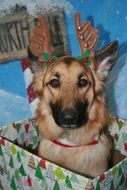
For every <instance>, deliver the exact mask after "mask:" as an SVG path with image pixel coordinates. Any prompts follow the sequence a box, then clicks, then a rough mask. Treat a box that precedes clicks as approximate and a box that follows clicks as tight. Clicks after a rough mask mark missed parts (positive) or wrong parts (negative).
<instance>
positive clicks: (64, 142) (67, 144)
mask: <svg viewBox="0 0 127 190" xmlns="http://www.w3.org/2000/svg"><path fill="white" fill-rule="evenodd" d="M101 135H102V133H100V134H98V135H97V136H96V137H95V138H94V140H92V141H91V142H90V143H88V144H80V145H75V144H74V143H72V142H70V141H68V140H67V139H64V138H59V139H54V140H51V142H52V143H54V144H56V145H57V146H61V147H64V148H76V147H82V146H87V145H96V144H98V143H99V140H100V137H101Z"/></svg>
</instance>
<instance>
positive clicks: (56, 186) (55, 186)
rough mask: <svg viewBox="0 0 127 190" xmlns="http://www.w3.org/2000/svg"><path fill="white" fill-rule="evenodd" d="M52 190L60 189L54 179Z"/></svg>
mask: <svg viewBox="0 0 127 190" xmlns="http://www.w3.org/2000/svg"><path fill="white" fill-rule="evenodd" d="M53 190H60V186H59V183H58V182H57V181H56V182H55V185H54V187H53Z"/></svg>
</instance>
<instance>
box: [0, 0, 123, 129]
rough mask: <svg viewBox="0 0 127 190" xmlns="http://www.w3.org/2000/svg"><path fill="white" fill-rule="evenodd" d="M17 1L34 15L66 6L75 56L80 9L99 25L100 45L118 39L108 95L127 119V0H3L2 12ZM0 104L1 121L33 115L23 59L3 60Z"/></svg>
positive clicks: (113, 110)
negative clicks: (28, 98) (27, 96)
mask: <svg viewBox="0 0 127 190" xmlns="http://www.w3.org/2000/svg"><path fill="white" fill-rule="evenodd" d="M16 3H18V4H23V5H25V6H26V7H27V10H28V12H29V13H30V14H31V15H36V13H37V12H38V11H39V10H41V7H43V10H44V11H45V12H48V13H49V12H51V11H52V12H53V11H56V10H57V8H58V7H59V8H64V10H65V13H66V22H67V30H68V36H69V42H70V47H71V52H72V54H73V55H74V56H77V55H79V54H80V49H79V45H78V42H77V39H76V34H75V26H74V17H73V15H74V13H75V12H77V11H79V12H80V14H81V18H82V21H83V22H84V21H85V20H90V21H91V22H92V23H93V25H94V26H95V27H96V28H98V29H99V42H98V45H97V47H98V48H100V47H103V46H106V45H107V44H108V43H109V42H111V41H112V40H116V39H117V40H118V41H119V44H120V51H119V57H118V60H117V63H116V65H115V67H114V68H113V70H112V71H111V73H110V75H109V78H108V81H107V84H108V85H107V88H106V99H107V102H108V105H109V110H110V111H111V113H112V114H115V115H118V116H120V117H122V118H125V119H127V96H126V94H127V82H126V81H127V74H126V72H127V10H126V9H127V0H122V1H121V0H103V1H102V0H96V1H95V0H27V1H25V0H0V12H1V13H0V16H2V15H6V14H7V13H9V11H11V7H12V6H13V5H15V4H16ZM7 5H8V6H7ZM7 7H8V9H7ZM0 104H1V108H0V125H3V124H6V123H7V124H8V123H10V122H13V121H17V120H20V119H23V118H26V117H30V115H31V114H30V109H29V105H28V101H27V99H26V90H25V84H24V79H23V74H22V69H21V66H20V61H11V63H8V64H5V63H4V64H0ZM5 112H6V113H5Z"/></svg>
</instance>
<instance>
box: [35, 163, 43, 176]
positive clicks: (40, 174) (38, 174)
mask: <svg viewBox="0 0 127 190" xmlns="http://www.w3.org/2000/svg"><path fill="white" fill-rule="evenodd" d="M35 176H36V177H37V178H39V179H42V180H44V177H43V175H42V172H41V167H40V165H39V164H38V166H37V169H36V172H35Z"/></svg>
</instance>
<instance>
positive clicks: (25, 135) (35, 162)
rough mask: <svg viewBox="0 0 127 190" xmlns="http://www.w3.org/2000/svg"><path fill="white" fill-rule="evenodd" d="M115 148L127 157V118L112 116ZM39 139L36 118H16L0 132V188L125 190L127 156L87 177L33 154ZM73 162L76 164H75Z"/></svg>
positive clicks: (14, 189) (20, 189) (19, 189)
mask: <svg viewBox="0 0 127 190" xmlns="http://www.w3.org/2000/svg"><path fill="white" fill-rule="evenodd" d="M110 134H111V135H112V136H113V139H114V144H115V150H117V151H119V152H120V153H121V154H122V155H125V156H127V121H125V120H122V119H118V118H112V125H111V127H110ZM39 139H40V135H39V131H38V126H37V122H36V119H26V120H24V121H18V122H16V123H13V124H10V125H8V126H4V127H2V130H1V131H0V189H1V190H24V189H25V190H42V189H44V190H68V189H72V190H84V189H85V190H86V189H87V190H88V189H89V190H91V189H92V190H93V189H94V190H101V189H102V190H118V189H120V190H126V189H127V158H126V157H125V158H124V159H123V160H121V161H120V162H119V163H118V164H116V165H115V166H114V167H112V168H110V169H109V170H108V171H106V172H105V173H102V174H100V176H98V177H96V178H94V179H89V178H86V177H84V176H81V175H79V174H76V173H74V172H71V171H69V170H67V169H64V168H62V167H60V166H58V165H56V164H53V163H51V162H49V161H46V160H44V159H42V158H40V157H38V156H37V154H36V147H37V146H38V143H39ZM75 164H76V163H75Z"/></svg>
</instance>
